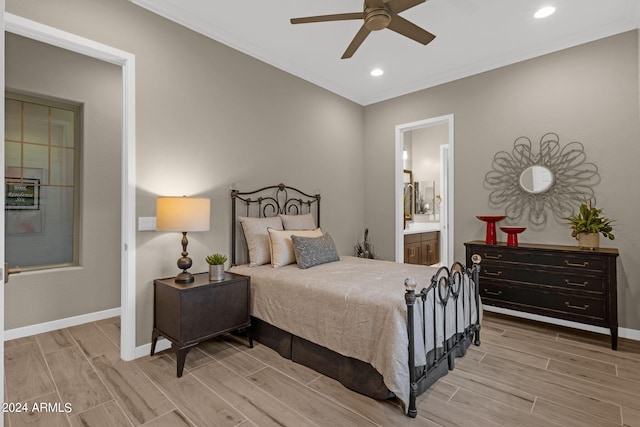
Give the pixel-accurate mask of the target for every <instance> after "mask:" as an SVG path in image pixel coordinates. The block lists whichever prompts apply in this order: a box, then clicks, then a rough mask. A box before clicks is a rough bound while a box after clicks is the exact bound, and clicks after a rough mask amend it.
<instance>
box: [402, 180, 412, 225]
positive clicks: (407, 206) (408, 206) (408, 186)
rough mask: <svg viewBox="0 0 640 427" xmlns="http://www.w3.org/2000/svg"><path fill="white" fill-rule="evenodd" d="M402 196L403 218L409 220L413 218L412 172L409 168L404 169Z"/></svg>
mask: <svg viewBox="0 0 640 427" xmlns="http://www.w3.org/2000/svg"><path fill="white" fill-rule="evenodd" d="M403 185H404V193H403V194H404V197H403V198H402V200H403V204H404V219H405V220H407V221H411V220H412V219H413V193H414V188H413V172H412V171H410V170H409V169H405V170H404V180H403Z"/></svg>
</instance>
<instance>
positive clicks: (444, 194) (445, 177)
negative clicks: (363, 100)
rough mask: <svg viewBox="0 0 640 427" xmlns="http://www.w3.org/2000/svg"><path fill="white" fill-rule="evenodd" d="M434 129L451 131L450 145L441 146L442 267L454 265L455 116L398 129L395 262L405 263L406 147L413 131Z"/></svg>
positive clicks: (398, 126) (413, 123)
mask: <svg viewBox="0 0 640 427" xmlns="http://www.w3.org/2000/svg"><path fill="white" fill-rule="evenodd" d="M433 126H444V127H446V130H447V137H446V142H447V143H446V144H442V145H441V147H440V185H439V190H440V191H439V192H440V226H439V227H440V228H439V230H440V264H441V265H450V264H451V262H452V260H453V194H454V192H453V188H454V185H453V163H454V156H453V152H454V151H453V144H454V133H453V130H454V123H453V114H449V115H446V116H440V117H433V118H430V119H425V120H419V121H416V122H411V123H404V124H400V125H397V126H396V147H395V189H396V190H395V206H396V213H395V237H396V238H395V254H396V255H395V260H396V262H404V217H405V213H404V209H403V206H404V203H403V201H404V200H403V199H404V183H403V181H404V155H403V154H404V147H405V142H407V141H408V140H409V139H410V137H409V135H410V132H412V131H414V130H418V129H424V128H428V127H433Z"/></svg>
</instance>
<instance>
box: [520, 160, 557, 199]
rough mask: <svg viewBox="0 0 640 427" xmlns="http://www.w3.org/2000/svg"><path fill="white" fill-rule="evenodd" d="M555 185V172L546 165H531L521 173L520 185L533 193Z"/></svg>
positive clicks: (542, 191) (538, 192)
mask: <svg viewBox="0 0 640 427" xmlns="http://www.w3.org/2000/svg"><path fill="white" fill-rule="evenodd" d="M552 186H553V174H552V173H551V171H550V170H549V168H546V167H544V166H540V165H534V166H529V167H528V168H526V169H525V170H523V171H522V173H521V174H520V187H521V188H522V189H523V190H524V191H526V192H527V193H531V194H540V193H544V192H545V191H548V190H549V189H550V188H551V187H552Z"/></svg>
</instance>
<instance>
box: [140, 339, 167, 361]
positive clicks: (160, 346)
mask: <svg viewBox="0 0 640 427" xmlns="http://www.w3.org/2000/svg"><path fill="white" fill-rule="evenodd" d="M168 348H171V341H169V340H167V339H165V338H159V339H158V342H157V343H156V354H157V353H160V352H161V351H164V350H166V349H168ZM150 353H151V343H149V344H144V345H141V346H139V347H136V353H135V355H134V356H135V358H136V359H139V358H141V357H145V356H148V355H149V354H150Z"/></svg>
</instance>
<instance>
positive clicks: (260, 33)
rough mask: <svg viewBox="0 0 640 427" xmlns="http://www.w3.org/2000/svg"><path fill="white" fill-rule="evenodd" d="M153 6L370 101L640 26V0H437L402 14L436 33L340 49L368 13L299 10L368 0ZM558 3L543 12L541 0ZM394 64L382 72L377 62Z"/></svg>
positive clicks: (147, 1) (239, 0) (154, 0)
mask: <svg viewBox="0 0 640 427" xmlns="http://www.w3.org/2000/svg"><path fill="white" fill-rule="evenodd" d="M132 1H133V3H136V4H138V5H139V6H141V7H144V8H146V9H148V10H150V11H152V12H155V13H157V14H159V15H162V16H164V17H166V18H168V19H170V20H172V21H175V22H177V23H179V24H182V25H184V26H186V27H188V28H191V29H193V30H195V31H197V32H199V33H202V34H204V35H206V36H208V37H211V38H212V39H214V40H217V41H219V42H221V43H224V44H226V45H228V46H231V47H233V48H235V49H237V50H239V51H241V52H244V53H246V54H248V55H251V56H253V57H255V58H258V59H260V60H262V61H264V62H266V63H269V64H271V65H273V66H275V67H277V68H280V69H282V70H284V71H287V72H288V73H291V74H293V75H296V76H298V77H301V78H303V79H305V80H308V81H310V82H312V83H315V84H316V85H318V86H321V87H323V88H325V89H328V90H330V91H332V92H335V93H337V94H339V95H342V96H344V97H345V98H348V99H350V100H352V101H355V102H357V103H359V104H361V105H368V104H372V103H375V102H379V101H383V100H386V99H390V98H393V97H396V96H399V95H404V94H407V93H410V92H414V91H416V90H420V89H425V88H428V87H432V86H436V85H439V84H442V83H446V82H449V81H452V80H456V79H459V78H463V77H467V76H470V75H473V74H477V73H480V72H483V71H488V70H492V69H495V68H498V67H502V66H505V65H509V64H513V63H515V62H519V61H522V60H525V59H529V58H533V57H536V56H540V55H544V54H547V53H551V52H554V51H557V50H560V49H565V48H568V47H571V46H576V45H579V44H582V43H586V42H589V41H593V40H597V39H600V38H603V37H607V36H611V35H614V34H618V33H621V32H625V31H629V30H632V29H635V28H638V27H640V1H639V0H604V1H603V0H428V1H427V2H425V3H422V4H420V5H418V6H416V7H414V8H412V9H409V10H407V11H405V12H402V13H401V16H403V17H404V18H406V19H408V20H410V21H412V22H413V23H415V24H416V25H418V26H421V27H423V28H425V29H426V30H428V31H430V32H431V33H433V34H435V35H436V39H435V40H434V41H433V42H431V43H430V44H428V45H426V46H423V45H421V44H419V43H417V42H415V41H413V40H410V39H408V38H406V37H403V36H401V35H399V34H396V33H394V32H393V31H390V30H388V29H385V30H382V31H376V32H372V33H371V34H370V35H369V37H368V38H367V39H366V40H365V41H364V43H363V44H362V46H360V48H359V49H358V51H357V52H356V53H355V55H354V56H353V58H351V59H340V57H341V56H342V53H343V52H344V50H345V49H346V48H347V46H348V45H349V43H350V42H351V40H352V38H353V37H354V36H355V34H356V32H357V31H358V29H359V28H360V26H361V25H362V21H339V22H326V23H324V22H323V23H312V24H298V25H292V24H291V23H290V22H289V19H290V18H295V17H303V16H313V15H328V14H334V13H346V12H360V11H362V8H363V1H362V0H226V1H219V0H132ZM546 5H553V6H555V7H556V8H557V10H556V13H555V14H553V15H551V16H550V17H548V18H546V19H542V20H539V19H534V18H533V14H534V12H535V11H536V10H537V9H538V8H540V7H541V6H546ZM375 67H380V68H382V69H384V72H385V73H384V75H383V76H381V77H372V76H370V75H369V72H370V71H371V70H372V69H373V68H375Z"/></svg>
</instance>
